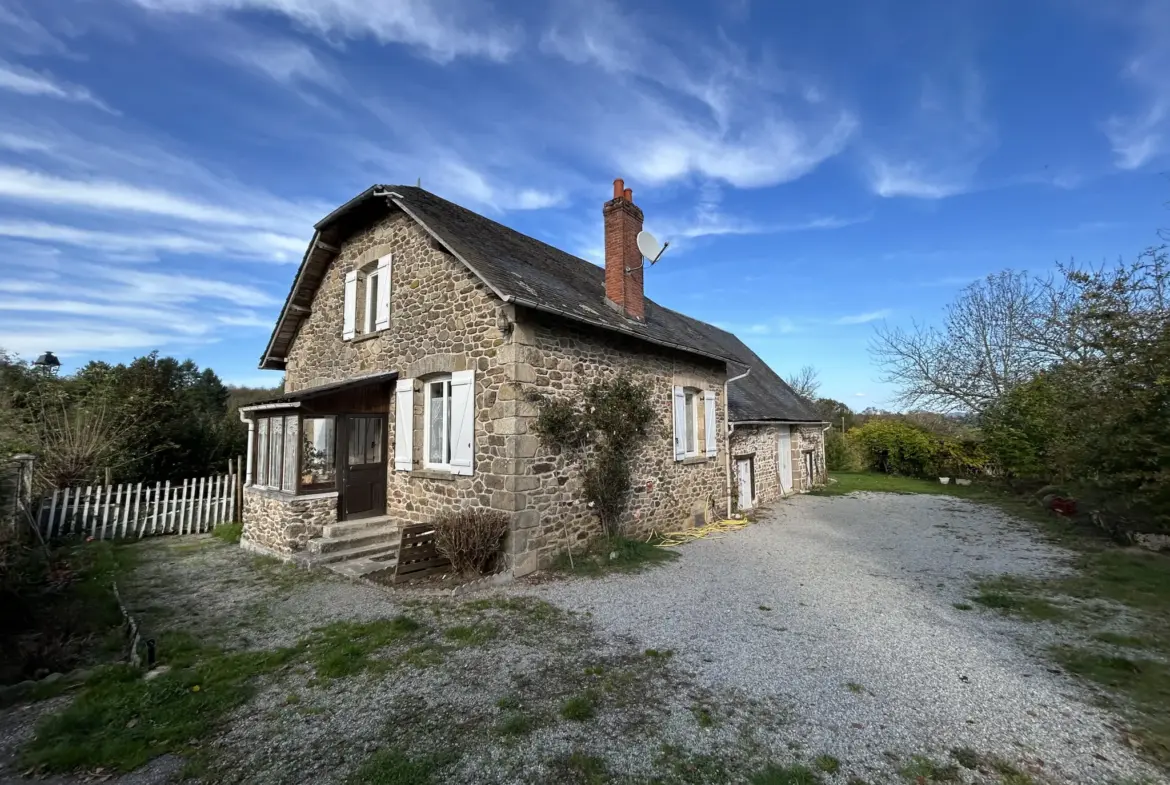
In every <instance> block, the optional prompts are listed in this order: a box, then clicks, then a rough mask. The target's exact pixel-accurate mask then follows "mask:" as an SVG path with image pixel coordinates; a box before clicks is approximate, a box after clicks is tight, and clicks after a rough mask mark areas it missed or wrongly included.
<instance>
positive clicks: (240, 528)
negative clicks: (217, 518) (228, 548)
mask: <svg viewBox="0 0 1170 785" xmlns="http://www.w3.org/2000/svg"><path fill="white" fill-rule="evenodd" d="M243 535H244V524H242V523H221V524H220V525H219V526H216V527H215V528H214V529H212V530H211V536H212V537H216V538H218V539H221V540H223V541H224V542H226V543H228V544H229V545H235V544H237V543H238V542H239V541H240V537H242V536H243Z"/></svg>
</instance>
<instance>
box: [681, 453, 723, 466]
mask: <svg viewBox="0 0 1170 785" xmlns="http://www.w3.org/2000/svg"><path fill="white" fill-rule="evenodd" d="M713 460H715V458H714V456H712V457H707V456H706V455H692V456H691V457H689V458H683V459H682V460H681V461H679V463H681V464H682V465H683V466H690V465H691V464H695V463H706V462H707V461H713Z"/></svg>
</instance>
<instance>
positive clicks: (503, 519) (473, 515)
mask: <svg viewBox="0 0 1170 785" xmlns="http://www.w3.org/2000/svg"><path fill="white" fill-rule="evenodd" d="M434 525H435V548H436V549H437V550H438V551H439V553H441V554H443V555H444V556H445V557H447V559H448V561H450V562H451V566H452V567H453V568H454V569H455V571H456V572H460V573H463V574H465V575H467V574H472V573H474V574H477V575H485V574H487V572H488V571H489V570H491V569H492V568H493V567H495V564H496V559H497V558H498V557H499V554H500V543H501V541H502V540H503V539H504V535H505V534H506V533H507V531H508V515H507V514H506V513H503V512H500V511H499V510H489V509H487V508H486V507H465V508H463V509H462V510H460V511H459V512H455V513H450V514H448V515H444V516H442V517H440V518H439V519H437V520H436V521H435V524H434Z"/></svg>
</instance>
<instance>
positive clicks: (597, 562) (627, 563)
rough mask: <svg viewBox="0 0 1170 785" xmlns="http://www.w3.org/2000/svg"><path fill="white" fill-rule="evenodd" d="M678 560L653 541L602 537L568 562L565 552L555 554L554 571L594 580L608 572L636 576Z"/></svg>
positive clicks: (674, 555) (567, 554) (675, 554)
mask: <svg viewBox="0 0 1170 785" xmlns="http://www.w3.org/2000/svg"><path fill="white" fill-rule="evenodd" d="M677 558H678V554H677V553H676V552H674V551H672V550H670V549H668V548H660V547H658V546H657V545H656V544H655V541H653V540H652V541H650V542H643V541H642V540H633V539H630V538H628V537H604V538H600V539H598V540H595V541H594V542H592V543H590V545H589V546H588V547H587V548H585V549H584V550H583V551H580V552H574V553H573V554H572V558H571V559H570V555H569V553H568V552H567V551H562V552H561V553H558V554H557V557H556V559H555V561H554V562H553V569H554V570H557V571H559V572H567V573H570V574H573V575H582V576H586V577H590V578H596V577H598V576H600V575H605V574H607V573H611V572H638V571H640V570H644V569H646V568H648V567H653V566H656V565H660V564H664V563H666V562H671V561H674V560H675V559H677Z"/></svg>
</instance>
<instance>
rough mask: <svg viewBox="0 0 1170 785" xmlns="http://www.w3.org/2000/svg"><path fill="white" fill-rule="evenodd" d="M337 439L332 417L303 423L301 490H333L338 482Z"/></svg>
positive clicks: (308, 420)
mask: <svg viewBox="0 0 1170 785" xmlns="http://www.w3.org/2000/svg"><path fill="white" fill-rule="evenodd" d="M336 444H337V441H336V437H335V435H334V420H333V418H332V417H305V418H304V419H303V420H302V421H301V490H321V489H326V488H332V487H333V486H334V483H335V482H336V480H337V454H336V449H337V448H336Z"/></svg>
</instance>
